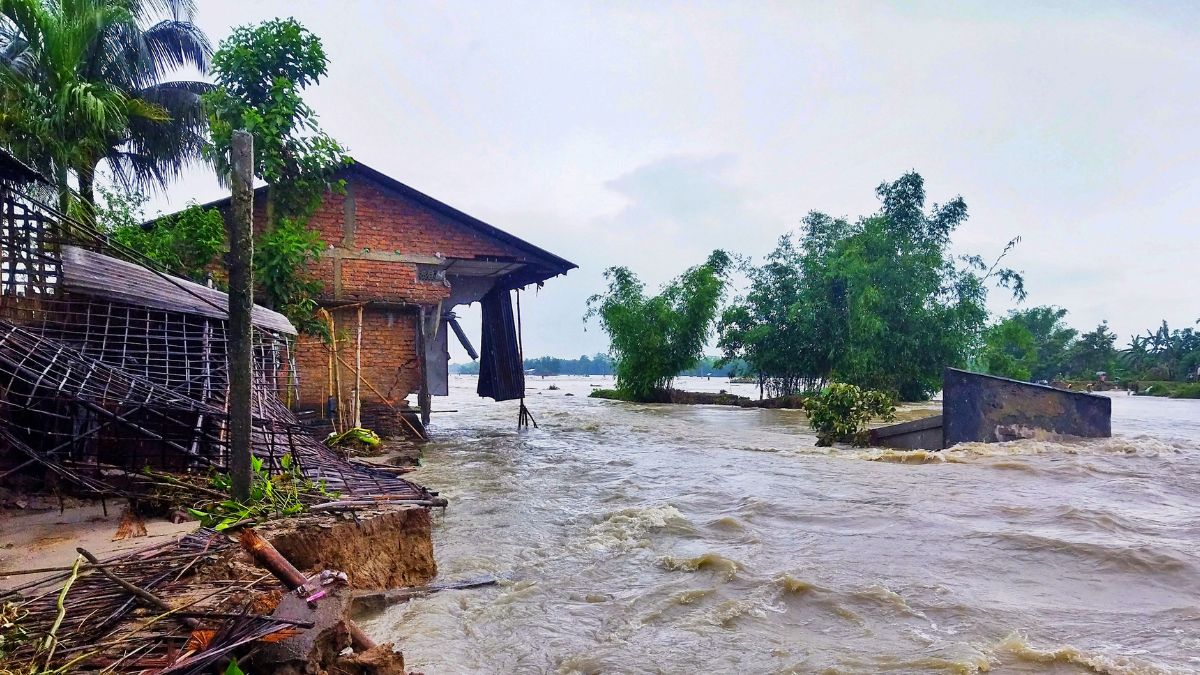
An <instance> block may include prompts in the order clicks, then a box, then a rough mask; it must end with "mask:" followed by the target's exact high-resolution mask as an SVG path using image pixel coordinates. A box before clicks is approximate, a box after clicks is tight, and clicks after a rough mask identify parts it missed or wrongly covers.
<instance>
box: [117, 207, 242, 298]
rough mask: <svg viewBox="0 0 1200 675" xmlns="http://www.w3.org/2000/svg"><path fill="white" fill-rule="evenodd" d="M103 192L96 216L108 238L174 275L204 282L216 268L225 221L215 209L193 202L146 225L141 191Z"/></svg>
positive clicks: (223, 238) (222, 241) (222, 240)
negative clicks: (143, 216) (142, 213)
mask: <svg viewBox="0 0 1200 675" xmlns="http://www.w3.org/2000/svg"><path fill="white" fill-rule="evenodd" d="M100 195H101V197H102V200H101V202H100V205H99V208H98V211H97V214H96V219H97V221H98V223H99V224H100V226H101V228H102V229H103V230H104V231H106V232H108V235H109V237H111V239H112V240H113V241H114V242H116V243H117V244H120V245H122V246H124V247H126V248H128V249H132V250H134V251H137V252H138V253H139V254H140V255H143V256H145V257H147V258H149V259H150V260H152V261H153V262H155V263H157V264H158V265H159V267H160V268H161V269H163V270H165V271H167V272H170V273H171V274H175V275H178V276H181V277H185V278H188V279H191V280H193V281H198V282H199V281H204V279H205V277H206V276H207V275H208V273H209V271H210V270H213V269H215V268H216V266H215V265H214V264H213V263H214V262H215V261H216V259H217V256H218V255H219V254H220V253H222V252H223V251H225V250H226V244H225V221H224V220H223V219H222V218H221V213H220V212H219V211H217V210H216V209H205V208H203V207H201V206H199V205H197V204H196V203H194V202H193V203H191V204H189V205H188V207H187V208H186V209H184V210H183V211H180V212H179V213H176V214H174V215H171V216H164V217H162V218H159V219H158V220H156V221H155V222H154V223H152V224H150V225H143V223H142V222H141V221H142V219H141V209H142V206H143V205H144V203H145V200H146V198H145V196H143V195H142V194H141V193H139V192H133V193H125V192H121V191H115V190H108V189H105V188H103V187H101V188H100Z"/></svg>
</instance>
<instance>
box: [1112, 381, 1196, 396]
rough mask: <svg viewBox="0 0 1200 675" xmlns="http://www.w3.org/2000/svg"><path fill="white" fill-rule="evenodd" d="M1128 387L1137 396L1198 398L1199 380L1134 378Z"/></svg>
mask: <svg viewBox="0 0 1200 675" xmlns="http://www.w3.org/2000/svg"><path fill="white" fill-rule="evenodd" d="M1129 387H1130V389H1132V390H1133V391H1134V393H1136V394H1137V395H1138V396H1159V397H1163V398H1200V382H1171V381H1164V380H1159V381H1154V380H1150V381H1147V380H1135V381H1131V382H1130V383H1129Z"/></svg>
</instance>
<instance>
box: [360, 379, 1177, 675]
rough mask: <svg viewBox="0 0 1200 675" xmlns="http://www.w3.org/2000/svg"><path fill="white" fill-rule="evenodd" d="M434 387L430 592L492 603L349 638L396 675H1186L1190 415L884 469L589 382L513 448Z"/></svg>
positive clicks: (453, 604)
mask: <svg viewBox="0 0 1200 675" xmlns="http://www.w3.org/2000/svg"><path fill="white" fill-rule="evenodd" d="M451 380H452V383H451V387H452V395H451V397H449V398H448V399H435V403H436V405H435V406H434V407H435V410H436V409H456V410H458V411H459V412H457V413H444V414H440V415H435V423H436V430H435V432H434V439H435V440H434V441H433V442H431V443H430V444H428V446H427V447H426V450H425V458H424V467H423V468H421V469H420V470H419V471H418V472H417V473H416V474H414V476H415V479H416V480H417V481H419V482H421V483H423V484H425V485H428V486H430V487H431V488H432V489H435V490H440V491H441V492H442V494H443V495H445V496H447V497H449V499H450V504H451V506H450V508H449V509H448V510H447V511H446V512H445V514H444V515H435V523H434V533H433V536H434V546H435V548H436V555H437V559H438V565H439V568H440V573H441V578H442V579H448V580H452V579H456V578H462V577H470V576H476V575H480V574H485V573H487V574H496V575H500V576H503V577H504V578H505V580H504V581H503V582H502V583H501V584H499V585H498V586H493V587H484V588H477V589H471V590H461V591H447V592H443V593H439V594H435V595H431V596H428V597H426V598H422V599H418V600H413V601H412V602H410V603H408V604H405V605H399V606H396V607H393V608H391V609H390V610H388V612H387V613H386V614H383V615H381V616H379V617H377V618H375V619H373V620H371V621H370V622H368V626H367V628H368V631H369V632H371V633H372V634H373V635H374V636H376V637H377V638H383V639H387V640H394V641H395V642H396V644H397V646H398V647H400V648H402V649H403V650H404V653H405V658H406V661H407V663H408V666H409V669H410V670H420V671H424V672H426V673H429V674H430V675H433V674H434V673H700V672H705V673H718V672H719V673H809V672H824V673H873V672H902V673H907V672H912V673H924V672H961V673H971V672H994V673H1027V672H1051V673H1085V672H1101V673H1175V672H1200V480H1198V479H1200V401H1174V400H1165V399H1150V398H1136V397H1126V396H1124V395H1119V396H1114V400H1113V428H1114V438H1112V439H1104V440H1095V441H1084V442H1077V443H1056V442H1045V441H1017V442H1012V443H1006V444H996V445H981V444H972V445H966V446H959V447H957V448H955V449H953V450H951V451H947V452H943V453H923V452H909V453H904V452H893V451H883V450H855V449H849V448H845V449H837V448H835V449H824V448H815V447H813V444H814V442H815V439H814V437H813V436H812V435H811V433H810V432H809V430H808V427H807V425H806V424H805V422H804V417H803V415H802V414H801V413H798V412H796V411H786V410H784V411H775V410H742V409H738V408H726V407H716V406H664V405H634V404H624V403H618V402H612V401H602V400H597V399H588V398H587V393H588V392H589V391H590V389H591V387H592V385H598V384H604V385H605V386H611V380H610V379H607V378H604V379H601V378H548V379H540V378H534V379H530V380H529V382H528V384H529V394H528V396H529V398H528V399H527V402H528V405H529V408H530V410H531V411H532V412H533V414H534V415H535V416H536V418H537V421H538V423H539V424H540V425H541V428H540V429H537V430H532V431H529V432H524V433H521V434H518V433H516V431H515V426H516V420H517V408H516V404H515V403H514V402H509V403H494V402H491V401H490V400H481V399H478V398H476V397H475V394H474V385H475V380H474V379H473V378H470V377H463V376H454V377H452V378H451ZM551 384H554V385H557V386H558V387H560V389H559V390H557V391H551V390H548V389H547V387H548V386H550V385H551ZM677 386H679V387H680V388H683V389H691V390H710V391H711V390H716V389H718V388H727V389H732V390H733V391H735V393H743V394H747V395H752V394H754V393H756V392H755V391H754V388H753V387H751V386H748V385H741V386H739V385H732V386H731V385H730V384H729V383H728V382H727V381H725V380H720V381H718V380H717V379H713V380H711V381H709V380H703V379H699V378H682V380H681V381H680V382H678V384H677ZM567 394H574V396H568V395H567ZM435 513H436V512H435Z"/></svg>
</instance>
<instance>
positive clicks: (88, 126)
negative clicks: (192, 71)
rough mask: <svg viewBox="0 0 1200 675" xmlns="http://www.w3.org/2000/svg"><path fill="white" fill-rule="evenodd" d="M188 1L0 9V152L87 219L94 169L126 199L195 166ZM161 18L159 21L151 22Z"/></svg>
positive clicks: (204, 60) (200, 49)
mask: <svg viewBox="0 0 1200 675" xmlns="http://www.w3.org/2000/svg"><path fill="white" fill-rule="evenodd" d="M194 12H195V6H194V3H193V2H192V0H0V103H2V104H3V109H2V110H0V140H3V141H4V142H5V143H7V144H8V145H9V146H10V149H11V150H13V151H14V153H16V154H17V155H18V156H20V157H21V158H23V159H25V160H27V161H29V162H30V163H31V164H33V165H35V166H36V167H38V168H39V169H42V170H43V171H44V172H46V173H47V174H48V175H53V176H54V177H55V179H56V181H57V183H58V187H59V190H60V194H61V199H62V203H63V204H64V205H65V204H66V196H67V194H68V193H69V184H68V174H72V173H73V174H74V175H75V179H76V181H77V183H78V187H79V195H80V197H81V199H82V201H83V203H84V206H85V209H86V210H87V212H89V213H90V212H92V209H93V208H94V204H95V195H94V192H93V186H94V183H95V174H96V169H97V167H98V166H99V165H100V164H101V162H105V163H106V164H107V166H108V169H109V171H110V172H111V173H112V175H113V178H114V179H115V180H116V181H117V182H118V184H120V185H121V186H122V187H124V188H126V189H134V188H138V189H149V190H154V189H159V188H162V187H165V186H166V184H167V183H168V182H169V181H170V180H172V179H173V178H175V177H177V176H178V175H179V174H180V173H181V172H182V170H183V169H184V167H185V166H186V165H187V164H188V163H189V162H191V161H193V160H195V159H199V158H200V157H201V148H202V147H203V144H204V142H205V139H206V137H207V126H208V123H207V118H206V116H205V114H204V111H203V108H202V105H201V101H200V95H201V94H202V93H204V92H205V91H207V90H209V89H210V88H211V86H212V85H209V84H206V83H203V82H190V81H163V79H164V77H165V76H166V75H168V73H169V72H171V71H173V70H175V69H178V68H181V67H188V66H190V67H194V68H196V69H197V70H199V71H200V72H201V73H203V72H205V71H207V69H208V64H209V59H210V57H211V56H212V47H211V46H210V45H209V43H208V39H207V38H206V37H205V36H204V33H203V32H202V31H201V30H200V29H199V28H198V27H197V26H196V25H195V24H194V23H192V20H191V19H192V16H193V15H194ZM162 15H166V16H167V17H168V18H165V19H161V20H156V19H157V17H160V16H162Z"/></svg>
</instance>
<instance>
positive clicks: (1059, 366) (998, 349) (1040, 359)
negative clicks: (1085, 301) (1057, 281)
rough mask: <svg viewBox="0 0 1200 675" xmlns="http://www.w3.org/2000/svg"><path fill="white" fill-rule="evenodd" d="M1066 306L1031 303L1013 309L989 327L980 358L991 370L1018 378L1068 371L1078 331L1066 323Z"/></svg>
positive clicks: (1039, 377) (1050, 376) (1046, 377)
mask: <svg viewBox="0 0 1200 675" xmlns="http://www.w3.org/2000/svg"><path fill="white" fill-rule="evenodd" d="M1066 315H1067V310H1065V309H1061V308H1058V307H1032V308H1030V309H1025V310H1018V311H1013V312H1010V313H1009V315H1008V316H1007V317H1006V318H1005V319H1004V320H1002V321H1000V322H998V323H996V324H995V325H993V326H991V327H990V328H988V330H987V331H986V332H985V334H984V346H983V350H982V352H981V353H980V361H981V364H982V365H983V366H984V368H985V369H986V370H987V372H988V373H991V374H992V375H1001V376H1004V377H1011V378H1014V379H1018V380H1050V379H1053V378H1055V377H1058V376H1060V375H1061V374H1062V373H1064V372H1065V369H1066V363H1067V358H1068V350H1069V349H1070V347H1071V345H1072V344H1073V342H1074V340H1075V337H1076V336H1077V335H1078V331H1076V330H1075V329H1073V328H1069V327H1067V326H1066V324H1064V323H1063V318H1064V317H1065V316H1066Z"/></svg>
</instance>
